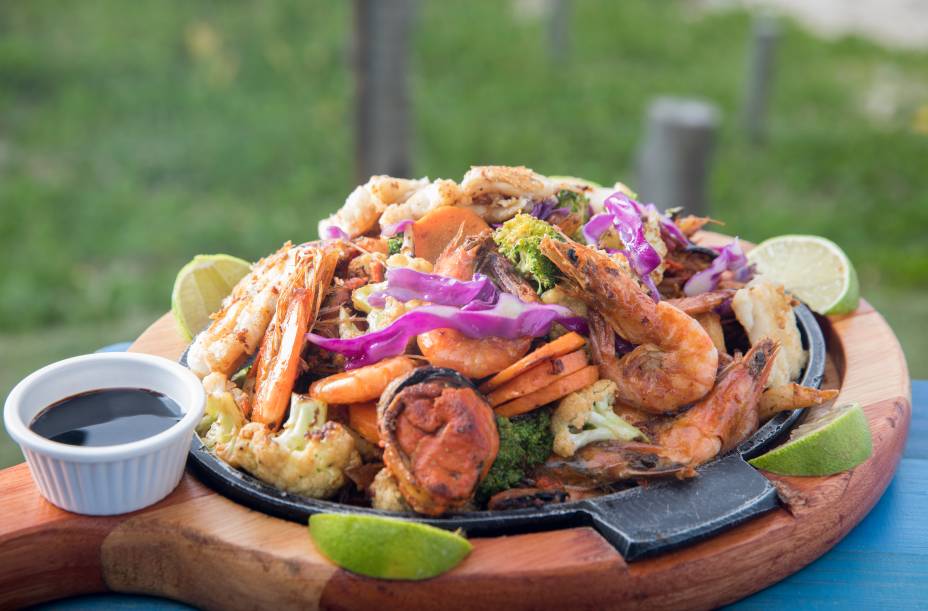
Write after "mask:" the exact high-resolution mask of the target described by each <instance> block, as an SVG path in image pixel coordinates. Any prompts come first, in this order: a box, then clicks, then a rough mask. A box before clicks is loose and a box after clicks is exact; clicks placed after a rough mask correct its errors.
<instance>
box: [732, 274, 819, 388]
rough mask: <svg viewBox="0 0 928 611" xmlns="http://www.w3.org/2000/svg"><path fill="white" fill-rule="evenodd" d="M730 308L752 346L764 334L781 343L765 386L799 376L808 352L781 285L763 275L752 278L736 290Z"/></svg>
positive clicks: (771, 386) (788, 380) (789, 301)
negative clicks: (764, 277)
mask: <svg viewBox="0 0 928 611" xmlns="http://www.w3.org/2000/svg"><path fill="white" fill-rule="evenodd" d="M731 309H732V310H734V312H735V317H736V318H737V319H738V322H740V323H741V326H743V327H744V330H745V331H746V332H747V334H748V339H749V340H751V345H752V346H753V345H754V344H756V343H757V342H759V341H760V340H761V339H763V338H765V337H769V338H771V339H774V340H776V341H778V342H780V351H779V353H777V357H776V359H775V360H774V362H773V368H772V369H771V370H770V377H769V378H768V379H767V386H766V387H767V388H776V387H777V386H785V385H786V384H789V383H790V382H792V381H794V380H796V379H798V378H799V374H800V373H801V372H802V368H803V367H805V366H806V360H807V359H808V356H809V355H808V354H807V353H806V351H805V350H803V349H802V338H801V337H800V335H799V327H797V326H796V315H795V314H793V307H792V305H791V300H790V298H789V296H788V295H787V294H786V293H785V292H784V291H783V286H782V285H780V284H775V283H773V282H770V281H768V280H764V279H763V278H762V277H758V278H755V279H754V280H753V281H751V283H750V284H748V285H747V286H746V287H744V288H743V289H739V290H738V292H737V293H735V296H734V297H733V298H732V300H731Z"/></svg>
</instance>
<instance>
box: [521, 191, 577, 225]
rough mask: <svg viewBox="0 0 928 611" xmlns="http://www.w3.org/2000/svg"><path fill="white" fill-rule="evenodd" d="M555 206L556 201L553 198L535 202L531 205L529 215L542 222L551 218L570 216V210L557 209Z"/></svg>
mask: <svg viewBox="0 0 928 611" xmlns="http://www.w3.org/2000/svg"><path fill="white" fill-rule="evenodd" d="M557 204H558V202H557V199H556V198H554V197H549V198H547V199H543V200H541V201H537V202H535V203H534V204H533V205H532V211H531V212H529V214H531V215H532V216H534V217H535V218H536V219H539V220H542V221H547V220H548V219H550V218H551V217H552V216H561V215H564V216H566V215H568V214H570V208H558V206H557Z"/></svg>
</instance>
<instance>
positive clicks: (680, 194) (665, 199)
mask: <svg viewBox="0 0 928 611" xmlns="http://www.w3.org/2000/svg"><path fill="white" fill-rule="evenodd" d="M718 123H719V111H718V109H717V108H716V107H715V106H714V105H712V104H709V103H708V102H704V101H700V100H693V99H685V98H669V97H662V98H657V99H656V100H654V101H653V102H652V103H651V105H650V106H649V108H648V111H647V128H646V129H647V133H646V135H645V140H644V144H643V145H642V146H641V148H640V150H639V155H638V183H637V185H636V187H637V190H638V192H639V194H640V196H641V199H642V200H644V201H648V202H654V203H656V204H657V205H658V207H660V208H662V209H663V208H671V207H675V206H683V207H684V208H685V209H686V211H687V212H689V213H691V214H705V213H706V210H707V205H706V189H707V184H708V176H709V167H710V165H711V158H712V152H713V147H714V143H715V133H716V131H717V129H718Z"/></svg>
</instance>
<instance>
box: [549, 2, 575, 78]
mask: <svg viewBox="0 0 928 611" xmlns="http://www.w3.org/2000/svg"><path fill="white" fill-rule="evenodd" d="M551 3H552V6H551V15H550V16H549V24H548V36H549V39H548V55H549V56H550V57H551V59H552V60H553V61H554V62H556V63H564V62H566V61H567V59H568V57H570V13H571V0H551Z"/></svg>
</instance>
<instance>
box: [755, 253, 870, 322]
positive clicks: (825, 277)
mask: <svg viewBox="0 0 928 611" xmlns="http://www.w3.org/2000/svg"><path fill="white" fill-rule="evenodd" d="M748 260H749V261H750V262H751V263H753V264H754V265H755V269H756V270H757V273H758V274H761V275H763V276H764V277H766V278H769V279H771V280H774V281H776V282H779V283H781V284H782V285H783V286H784V287H786V290H788V291H789V292H790V293H792V294H793V295H795V296H796V297H798V298H799V299H801V300H802V301H804V302H805V303H806V304H807V305H808V306H809V307H810V308H812V309H813V310H814V311H816V312H818V313H819V314H847V313H849V312H853V311H854V310H856V309H857V304H858V303H859V302H860V286H859V285H858V283H857V272H856V271H854V266H853V265H852V264H851V260H850V259H848V257H847V255H846V254H844V251H843V250H841V248H840V247H839V246H838V245H837V244H835V243H834V242H832V241H831V240H826V239H825V238H821V237H818V236H813V235H783V236H779V237H776V238H770V239H769V240H765V241H764V242H761V243H760V244H758V245H757V247H756V248H754V249H753V250H752V251H751V252H750V253H748Z"/></svg>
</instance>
